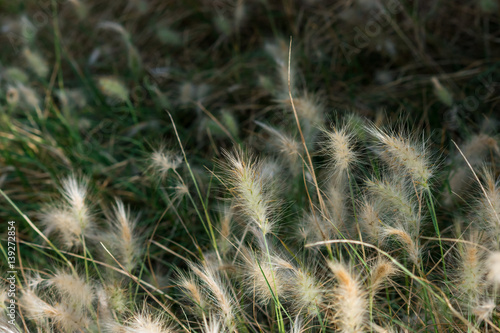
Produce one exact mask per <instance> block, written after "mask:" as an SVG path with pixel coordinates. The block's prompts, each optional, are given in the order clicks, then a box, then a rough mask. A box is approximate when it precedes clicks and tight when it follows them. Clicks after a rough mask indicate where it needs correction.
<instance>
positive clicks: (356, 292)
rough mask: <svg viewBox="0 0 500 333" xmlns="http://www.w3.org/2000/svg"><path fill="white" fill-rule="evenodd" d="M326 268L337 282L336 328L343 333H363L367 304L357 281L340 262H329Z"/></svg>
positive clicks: (335, 294)
mask: <svg viewBox="0 0 500 333" xmlns="http://www.w3.org/2000/svg"><path fill="white" fill-rule="evenodd" d="M328 267H329V268H330V270H331V271H332V273H333V275H334V276H335V279H336V281H337V286H336V288H335V290H334V297H335V303H334V308H335V310H336V311H337V314H336V317H335V321H336V322H337V325H338V327H339V328H340V330H341V332H345V333H361V332H364V331H365V326H366V325H365V324H366V314H367V305H368V302H367V299H366V292H365V291H364V290H363V289H362V286H361V283H360V281H359V279H358V278H357V277H355V276H353V275H352V273H351V272H350V271H349V269H348V268H347V267H346V266H345V265H344V264H342V263H340V262H334V261H329V262H328Z"/></svg>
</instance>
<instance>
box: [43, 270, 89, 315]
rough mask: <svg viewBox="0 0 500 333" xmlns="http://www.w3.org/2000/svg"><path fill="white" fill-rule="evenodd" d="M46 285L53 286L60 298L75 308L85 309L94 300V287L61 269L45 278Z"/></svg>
mask: <svg viewBox="0 0 500 333" xmlns="http://www.w3.org/2000/svg"><path fill="white" fill-rule="evenodd" d="M47 285H48V286H54V287H55V289H56V290H57V291H58V293H59V294H60V296H61V298H62V299H64V300H65V302H66V303H67V304H70V305H71V306H73V307H75V308H77V309H86V308H89V307H90V306H91V305H92V302H93V300H94V296H95V295H94V288H93V287H92V285H90V284H88V283H86V282H85V280H84V279H82V278H81V277H79V276H75V275H73V274H70V273H66V272H63V271H59V272H57V273H56V274H55V275H54V276H52V277H51V278H49V279H48V280H47Z"/></svg>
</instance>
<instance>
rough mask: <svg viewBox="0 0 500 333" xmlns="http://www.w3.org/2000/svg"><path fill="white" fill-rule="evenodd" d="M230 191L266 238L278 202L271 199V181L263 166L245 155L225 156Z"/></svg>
mask: <svg viewBox="0 0 500 333" xmlns="http://www.w3.org/2000/svg"><path fill="white" fill-rule="evenodd" d="M224 154H225V156H226V158H227V164H226V165H225V169H226V174H227V180H228V182H229V184H230V185H231V186H232V187H231V188H230V189H229V190H230V191H231V193H232V194H233V196H234V198H235V200H236V207H238V208H240V209H241V210H242V211H243V213H244V214H245V215H246V216H247V217H248V218H249V219H250V221H251V222H252V223H254V225H255V226H257V227H258V228H259V230H260V231H261V233H262V234H263V235H266V234H268V233H269V232H271V231H272V230H273V227H274V221H273V217H274V216H273V214H274V212H275V206H276V201H274V200H273V199H272V197H271V194H272V193H271V190H272V184H271V179H268V177H264V176H265V175H263V164H262V163H260V162H258V161H256V160H254V159H253V158H252V157H250V156H246V155H244V154H243V153H242V152H238V151H236V152H234V153H232V154H231V153H228V152H225V153H224Z"/></svg>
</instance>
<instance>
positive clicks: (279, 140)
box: [255, 121, 303, 166]
mask: <svg viewBox="0 0 500 333" xmlns="http://www.w3.org/2000/svg"><path fill="white" fill-rule="evenodd" d="M255 123H256V124H257V125H259V126H260V127H262V128H263V129H265V130H266V131H267V132H268V133H269V134H271V135H272V136H273V138H274V139H273V140H270V143H271V144H272V145H273V146H275V147H276V150H277V151H278V153H280V154H282V155H283V157H284V158H285V159H287V160H288V162H290V164H291V165H292V166H294V165H296V164H297V163H296V162H297V160H298V158H299V156H300V154H301V152H302V147H303V146H302V144H301V143H300V142H298V141H296V140H295V139H294V138H292V137H290V136H288V135H287V134H286V133H283V132H281V131H279V130H278V129H276V128H273V127H271V126H268V125H265V124H264V123H261V122H259V121H256V122H255Z"/></svg>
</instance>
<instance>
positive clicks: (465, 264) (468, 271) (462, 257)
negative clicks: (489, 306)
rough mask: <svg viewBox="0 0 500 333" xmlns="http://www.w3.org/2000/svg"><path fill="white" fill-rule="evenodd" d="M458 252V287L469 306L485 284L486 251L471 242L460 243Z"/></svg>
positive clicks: (456, 274) (456, 273)
mask: <svg viewBox="0 0 500 333" xmlns="http://www.w3.org/2000/svg"><path fill="white" fill-rule="evenodd" d="M457 252H458V253H457V259H456V262H457V270H456V272H455V276H456V289H457V292H459V293H460V294H461V295H463V296H465V297H466V303H467V306H470V305H471V304H472V303H473V302H475V301H476V300H477V297H478V296H479V294H480V293H481V291H482V290H483V288H484V286H485V284H484V283H485V281H484V277H485V273H486V267H485V265H484V264H485V260H484V253H482V251H481V249H480V248H479V247H478V246H477V245H475V244H471V243H465V244H458V247H457Z"/></svg>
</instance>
